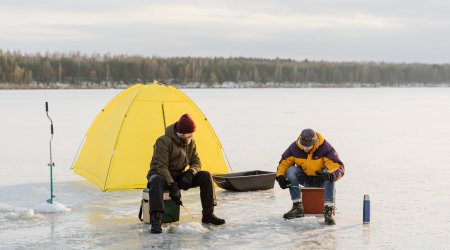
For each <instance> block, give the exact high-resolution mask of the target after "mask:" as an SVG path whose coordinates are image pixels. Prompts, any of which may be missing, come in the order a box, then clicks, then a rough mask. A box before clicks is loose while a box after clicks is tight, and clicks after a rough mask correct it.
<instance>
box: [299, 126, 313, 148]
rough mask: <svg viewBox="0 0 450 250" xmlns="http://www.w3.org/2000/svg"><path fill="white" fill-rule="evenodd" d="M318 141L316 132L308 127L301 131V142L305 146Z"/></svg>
mask: <svg viewBox="0 0 450 250" xmlns="http://www.w3.org/2000/svg"><path fill="white" fill-rule="evenodd" d="M315 142H316V132H314V130H312V129H310V128H307V129H304V130H303V131H302V133H300V144H301V145H302V146H304V147H311V146H312V145H314V143H315Z"/></svg>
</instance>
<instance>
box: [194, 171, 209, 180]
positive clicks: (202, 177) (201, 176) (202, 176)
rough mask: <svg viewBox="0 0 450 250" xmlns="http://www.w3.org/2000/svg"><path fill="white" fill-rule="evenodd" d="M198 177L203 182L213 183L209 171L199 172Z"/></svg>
mask: <svg viewBox="0 0 450 250" xmlns="http://www.w3.org/2000/svg"><path fill="white" fill-rule="evenodd" d="M197 176H198V178H199V179H200V180H201V181H211V174H210V173H209V172H208V171H199V172H198V173H197Z"/></svg>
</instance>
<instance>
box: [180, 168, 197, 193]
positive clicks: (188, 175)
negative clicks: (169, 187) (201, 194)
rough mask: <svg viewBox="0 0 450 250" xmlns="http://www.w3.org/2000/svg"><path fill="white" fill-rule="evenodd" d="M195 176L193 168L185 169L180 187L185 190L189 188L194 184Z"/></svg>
mask: <svg viewBox="0 0 450 250" xmlns="http://www.w3.org/2000/svg"><path fill="white" fill-rule="evenodd" d="M193 178H194V173H192V171H191V170H188V171H185V172H184V173H183V174H182V176H181V178H180V182H179V184H180V188H181V189H183V190H188V189H189V188H191V186H192V179H193Z"/></svg>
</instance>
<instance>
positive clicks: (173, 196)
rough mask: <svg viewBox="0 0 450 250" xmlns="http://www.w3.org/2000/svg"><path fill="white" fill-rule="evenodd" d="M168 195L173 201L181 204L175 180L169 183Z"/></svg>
mask: <svg viewBox="0 0 450 250" xmlns="http://www.w3.org/2000/svg"><path fill="white" fill-rule="evenodd" d="M169 196H170V199H172V200H173V201H175V203H177V204H178V205H183V202H181V193H180V189H178V184H177V183H176V182H172V184H170V185H169Z"/></svg>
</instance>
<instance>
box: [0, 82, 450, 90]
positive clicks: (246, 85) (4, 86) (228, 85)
mask: <svg viewBox="0 0 450 250" xmlns="http://www.w3.org/2000/svg"><path fill="white" fill-rule="evenodd" d="M134 84H137V83H134ZM134 84H125V83H82V84H69V83H28V84H15V83H0V90H26V89H29V90H34V89H126V88H128V87H131V86H133V85H134ZM168 85H170V86H173V87H175V88H178V89H209V88H211V89H218V88H219V89H220V88H222V89H239V88H242V89H251V88H448V87H450V83H390V84H384V83H313V82H311V83H273V82H270V83H255V82H241V83H234V82H224V83H221V84H219V83H215V84H206V83H186V84H168Z"/></svg>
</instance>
